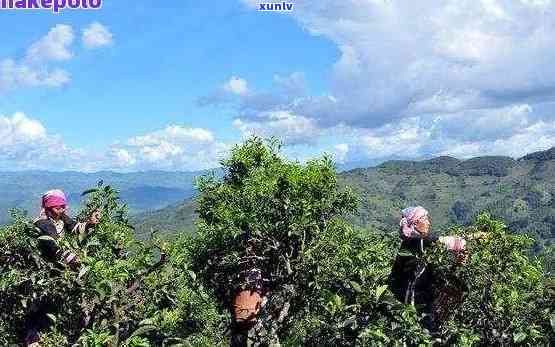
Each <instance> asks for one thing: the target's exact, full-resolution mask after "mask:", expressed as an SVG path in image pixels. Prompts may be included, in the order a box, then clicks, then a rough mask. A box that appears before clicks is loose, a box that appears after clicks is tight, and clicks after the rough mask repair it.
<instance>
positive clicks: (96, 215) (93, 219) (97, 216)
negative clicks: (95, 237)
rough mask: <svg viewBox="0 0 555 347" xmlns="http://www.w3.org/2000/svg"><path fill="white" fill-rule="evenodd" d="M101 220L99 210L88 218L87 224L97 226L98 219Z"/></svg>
mask: <svg viewBox="0 0 555 347" xmlns="http://www.w3.org/2000/svg"><path fill="white" fill-rule="evenodd" d="M101 218H102V212H101V211H100V210H98V209H97V210H94V211H93V213H92V214H91V216H90V217H89V221H88V222H89V224H91V225H97V224H98V223H100V219H101Z"/></svg>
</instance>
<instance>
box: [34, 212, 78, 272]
mask: <svg viewBox="0 0 555 347" xmlns="http://www.w3.org/2000/svg"><path fill="white" fill-rule="evenodd" d="M62 220H63V222H64V230H63V233H78V232H80V231H79V230H78V229H82V231H85V230H86V229H87V227H88V225H86V224H84V223H79V222H77V221H75V220H74V219H72V218H70V217H67V216H64V217H63V218H62ZM34 224H35V227H36V228H37V229H38V231H39V232H40V236H49V237H51V238H52V239H53V240H52V239H47V238H39V248H40V250H41V252H42V254H43V256H44V257H45V258H46V259H48V260H50V261H62V262H67V261H66V260H68V259H71V257H70V258H68V257H69V256H71V255H72V253H71V252H70V251H67V250H65V251H64V250H62V249H60V247H59V245H58V243H57V242H56V241H57V240H58V239H59V238H60V237H61V236H62V235H63V233H60V234H58V231H57V230H56V226H55V225H54V223H53V222H52V220H50V219H49V218H42V219H38V220H36V221H35V223H34ZM80 227H81V228H80Z"/></svg>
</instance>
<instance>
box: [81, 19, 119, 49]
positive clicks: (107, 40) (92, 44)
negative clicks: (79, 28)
mask: <svg viewBox="0 0 555 347" xmlns="http://www.w3.org/2000/svg"><path fill="white" fill-rule="evenodd" d="M81 39H82V41H83V46H85V48H89V49H93V48H100V47H104V46H109V45H111V44H113V34H112V33H111V32H110V30H109V29H108V28H107V27H106V26H104V25H102V24H100V23H98V22H94V23H92V24H90V25H89V26H88V27H87V28H85V29H84V30H83V34H82V38H81Z"/></svg>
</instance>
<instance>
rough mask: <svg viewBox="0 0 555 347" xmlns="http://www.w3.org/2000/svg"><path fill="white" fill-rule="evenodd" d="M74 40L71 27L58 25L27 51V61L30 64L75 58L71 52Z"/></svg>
mask: <svg viewBox="0 0 555 347" xmlns="http://www.w3.org/2000/svg"><path fill="white" fill-rule="evenodd" d="M73 39H74V35H73V28H72V27H71V26H70V25H65V24H58V25H56V26H55V27H53V28H52V29H50V31H49V32H48V34H47V35H46V36H44V37H43V38H41V39H40V40H38V41H37V42H35V43H33V44H32V45H31V46H30V47H29V49H27V54H26V60H27V61H30V62H47V61H64V60H69V59H71V58H72V57H73V53H72V52H71V51H70V46H71V44H72V43H73Z"/></svg>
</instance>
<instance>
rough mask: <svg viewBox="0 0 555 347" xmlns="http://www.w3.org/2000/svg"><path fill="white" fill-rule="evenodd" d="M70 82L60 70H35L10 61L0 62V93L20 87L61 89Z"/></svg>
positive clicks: (66, 74) (35, 68)
mask: <svg viewBox="0 0 555 347" xmlns="http://www.w3.org/2000/svg"><path fill="white" fill-rule="evenodd" d="M70 80H71V77H70V75H69V73H68V72H67V71H65V70H63V69H60V68H54V69H49V68H48V67H42V68H37V67H35V66H30V65H25V64H18V63H17V62H16V61H14V60H12V59H3V60H0V93H2V92H5V91H8V90H13V89H16V88H20V87H62V86H64V85H66V84H68V83H69V81H70Z"/></svg>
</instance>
